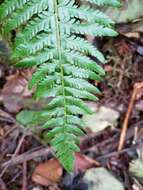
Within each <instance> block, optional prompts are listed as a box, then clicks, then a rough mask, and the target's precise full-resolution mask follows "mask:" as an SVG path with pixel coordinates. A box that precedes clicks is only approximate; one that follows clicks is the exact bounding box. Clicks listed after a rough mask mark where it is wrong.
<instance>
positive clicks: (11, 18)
mask: <svg viewBox="0 0 143 190" xmlns="http://www.w3.org/2000/svg"><path fill="white" fill-rule="evenodd" d="M85 2H88V4H85V5H77V4H76V2H75V0H5V1H4V2H3V3H2V4H1V5H0V20H1V21H0V22H1V35H2V37H3V39H6V40H7V39H8V40H7V41H8V42H9V45H10V47H11V59H12V60H13V61H14V62H16V65H17V66H20V67H25V68H27V67H32V66H34V67H36V68H37V69H36V71H35V73H34V74H33V76H32V79H31V81H30V83H29V87H30V88H33V86H35V88H36V90H35V96H36V97H37V98H41V97H53V98H52V100H51V101H50V102H49V103H48V104H47V106H45V108H44V110H42V111H40V112H37V113H36V112H33V116H32V120H31V121H30V122H31V123H32V124H36V122H37V121H39V122H41V123H44V124H43V128H45V129H47V128H49V129H51V130H50V132H48V133H47V135H46V138H47V139H51V145H52V147H53V148H54V150H55V154H56V156H57V158H58V159H59V160H60V162H61V163H62V165H63V166H64V168H65V169H66V170H68V171H71V170H72V168H73V162H74V152H77V151H79V148H78V146H77V143H78V136H80V135H83V134H84V133H83V131H82V127H83V126H84V124H83V123H82V120H81V119H80V118H79V115H83V114H91V113H92V112H91V110H90V109H89V108H88V106H87V105H86V104H85V103H84V102H83V100H97V97H96V96H95V94H98V93H99V90H98V89H97V88H96V87H95V86H94V85H92V84H91V83H90V82H89V81H88V80H89V79H91V80H96V81H100V80H101V78H102V76H103V75H104V74H105V73H104V70H103V69H102V67H101V66H99V65H98V64H97V63H96V62H94V61H93V60H92V59H90V57H91V56H93V57H96V58H97V60H98V61H100V62H101V63H104V62H105V59H104V56H103V55H102V53H101V52H99V51H98V50H97V49H96V48H95V47H94V46H93V45H92V44H90V43H89V42H88V41H87V40H86V39H85V35H92V36H116V34H117V33H116V32H115V31H114V30H113V29H112V24H113V22H112V20H111V19H109V18H108V17H107V16H106V15H105V14H104V13H102V12H101V11H99V10H94V9H92V5H96V6H98V5H111V6H119V1H118V0H85Z"/></svg>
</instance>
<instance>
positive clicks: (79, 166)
mask: <svg viewBox="0 0 143 190" xmlns="http://www.w3.org/2000/svg"><path fill="white" fill-rule="evenodd" d="M75 156H76V160H75V171H83V172H84V171H86V170H87V169H89V168H92V167H95V166H96V167H97V166H99V165H100V164H99V163H98V162H97V161H96V160H93V159H92V158H90V157H88V156H85V155H83V154H81V153H76V155H75Z"/></svg>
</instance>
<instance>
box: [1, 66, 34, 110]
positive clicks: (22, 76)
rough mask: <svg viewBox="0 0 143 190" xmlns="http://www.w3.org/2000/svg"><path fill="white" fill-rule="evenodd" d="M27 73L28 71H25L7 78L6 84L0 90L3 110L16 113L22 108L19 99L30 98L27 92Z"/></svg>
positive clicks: (29, 93)
mask: <svg viewBox="0 0 143 190" xmlns="http://www.w3.org/2000/svg"><path fill="white" fill-rule="evenodd" d="M29 72H30V71H28V70H25V71H23V72H17V73H16V74H13V75H10V76H9V77H7V82H6V84H5V85H4V88H3V89H2V92H1V97H2V101H3V103H4V106H5V108H6V109H7V110H8V111H9V112H11V113H16V112H18V111H19V110H20V109H21V108H22V107H23V104H22V101H21V99H22V98H23V97H26V96H30V95H31V93H32V92H30V91H29V92H28V90H27V87H28V80H27V79H28V78H29ZM31 74H32V72H31Z"/></svg>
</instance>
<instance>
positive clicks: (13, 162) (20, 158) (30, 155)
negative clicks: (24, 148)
mask: <svg viewBox="0 0 143 190" xmlns="http://www.w3.org/2000/svg"><path fill="white" fill-rule="evenodd" d="M49 153H52V150H51V149H50V148H43V149H41V150H37V151H35V152H32V153H27V152H26V153H23V154H21V155H19V156H16V157H14V158H12V159H11V160H9V161H7V162H5V163H4V164H2V167H6V166H13V165H16V164H20V163H23V162H24V161H25V162H27V161H29V160H32V159H34V158H36V157H39V156H44V155H47V154H49Z"/></svg>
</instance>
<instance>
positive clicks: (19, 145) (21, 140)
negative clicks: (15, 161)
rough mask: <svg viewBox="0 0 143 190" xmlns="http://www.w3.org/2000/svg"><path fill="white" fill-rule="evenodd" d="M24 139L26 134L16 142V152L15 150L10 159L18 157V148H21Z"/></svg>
mask: <svg viewBox="0 0 143 190" xmlns="http://www.w3.org/2000/svg"><path fill="white" fill-rule="evenodd" d="M25 137H26V134H25V133H24V134H23V135H22V137H21V138H20V140H19V142H18V146H17V148H16V150H15V152H14V154H13V156H12V157H15V156H17V155H18V153H19V151H20V148H21V146H22V144H23V141H24V139H25Z"/></svg>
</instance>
